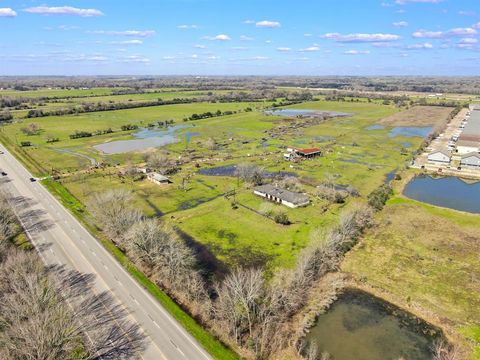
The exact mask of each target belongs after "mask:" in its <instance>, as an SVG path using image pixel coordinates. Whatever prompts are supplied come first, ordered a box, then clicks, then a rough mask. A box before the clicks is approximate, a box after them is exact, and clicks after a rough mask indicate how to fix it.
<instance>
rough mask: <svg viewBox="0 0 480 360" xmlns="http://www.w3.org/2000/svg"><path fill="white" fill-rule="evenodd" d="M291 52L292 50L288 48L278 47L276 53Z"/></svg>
mask: <svg viewBox="0 0 480 360" xmlns="http://www.w3.org/2000/svg"><path fill="white" fill-rule="evenodd" d="M291 50H292V49H291V48H289V47H279V48H277V51H280V52H289V51H291Z"/></svg>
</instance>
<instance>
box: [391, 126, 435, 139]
mask: <svg viewBox="0 0 480 360" xmlns="http://www.w3.org/2000/svg"><path fill="white" fill-rule="evenodd" d="M432 130H433V127H431V126H427V127H418V126H399V127H394V128H393V129H392V130H390V132H389V133H388V136H390V137H392V138H393V137H397V136H403V137H407V138H410V137H420V138H426V137H427V136H428V135H429V134H430V133H431V132H432Z"/></svg>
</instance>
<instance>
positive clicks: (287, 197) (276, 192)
mask: <svg viewBox="0 0 480 360" xmlns="http://www.w3.org/2000/svg"><path fill="white" fill-rule="evenodd" d="M254 190H255V191H258V192H261V193H264V194H268V195H271V196H275V197H276V198H279V199H281V200H284V201H287V202H289V203H292V204H295V205H299V204H304V203H306V202H309V201H310V198H309V197H308V196H307V195H305V194H301V193H296V192H293V191H289V190H285V189H281V188H277V187H275V186H273V185H270V184H266V185H261V186H257V187H256V188H254Z"/></svg>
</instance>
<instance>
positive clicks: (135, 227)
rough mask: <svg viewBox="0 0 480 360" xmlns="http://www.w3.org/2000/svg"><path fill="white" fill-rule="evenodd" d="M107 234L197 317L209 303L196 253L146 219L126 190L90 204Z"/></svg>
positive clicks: (94, 198)
mask: <svg viewBox="0 0 480 360" xmlns="http://www.w3.org/2000/svg"><path fill="white" fill-rule="evenodd" d="M89 206H90V208H91V211H92V213H93V214H94V215H95V217H96V218H97V219H98V220H99V223H100V224H102V229H103V231H104V233H105V234H106V235H107V236H108V237H109V238H110V239H111V240H112V241H113V242H114V243H115V244H116V245H117V246H118V247H119V248H120V249H122V250H123V251H125V253H126V254H127V255H128V256H129V258H130V259H131V260H132V261H133V262H134V263H135V264H137V266H139V267H140V268H142V269H143V270H144V271H145V272H146V273H147V275H148V276H149V277H150V278H151V279H152V280H154V281H155V282H156V283H157V284H159V285H160V286H161V287H162V288H164V289H166V291H167V292H169V294H170V295H171V296H173V297H174V298H176V299H177V300H179V302H180V303H186V304H189V305H190V307H189V308H190V310H191V311H192V312H194V313H195V314H196V315H199V316H201V315H204V314H205V305H206V304H208V303H209V297H208V294H207V292H206V287H205V283H204V280H203V278H202V275H201V272H200V271H199V270H198V265H197V260H196V257H195V254H194V253H193V251H192V250H191V249H190V248H189V247H188V246H187V245H186V244H185V242H184V241H183V240H182V239H180V238H179V236H178V235H177V234H176V232H175V231H173V230H172V229H169V228H166V227H165V226H164V225H163V224H162V223H160V222H159V221H158V220H157V219H146V218H144V217H143V216H142V213H141V212H140V211H139V210H138V209H136V208H135V207H134V206H133V205H132V195H131V193H129V192H128V191H124V190H110V191H107V192H105V193H100V194H95V195H94V196H92V198H91V199H90V204H89Z"/></svg>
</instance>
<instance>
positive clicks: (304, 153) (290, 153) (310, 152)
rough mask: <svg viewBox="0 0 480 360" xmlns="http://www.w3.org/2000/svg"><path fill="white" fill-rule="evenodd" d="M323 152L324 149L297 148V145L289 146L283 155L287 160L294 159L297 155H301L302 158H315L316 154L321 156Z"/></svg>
mask: <svg viewBox="0 0 480 360" xmlns="http://www.w3.org/2000/svg"><path fill="white" fill-rule="evenodd" d="M321 154H322V151H321V150H320V149H319V148H307V149H304V148H296V147H288V148H287V153H286V154H283V157H284V158H285V159H286V160H292V159H294V158H295V157H300V158H306V159H310V158H314V157H316V156H320V155H321Z"/></svg>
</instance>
